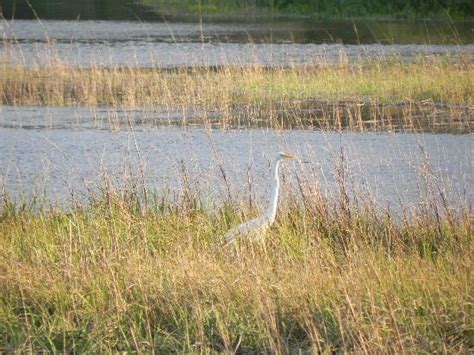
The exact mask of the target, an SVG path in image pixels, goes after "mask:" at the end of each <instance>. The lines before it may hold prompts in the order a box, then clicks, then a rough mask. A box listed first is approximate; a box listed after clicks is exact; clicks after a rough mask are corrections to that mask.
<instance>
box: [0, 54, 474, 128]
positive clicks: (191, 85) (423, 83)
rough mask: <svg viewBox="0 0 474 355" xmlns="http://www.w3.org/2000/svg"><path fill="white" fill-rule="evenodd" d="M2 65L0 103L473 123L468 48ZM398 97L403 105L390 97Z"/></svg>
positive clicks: (346, 121) (298, 121)
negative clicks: (166, 66) (241, 60)
mask: <svg viewBox="0 0 474 355" xmlns="http://www.w3.org/2000/svg"><path fill="white" fill-rule="evenodd" d="M0 73H1V75H0V102H1V103H2V104H9V105H52V106H66V105H87V106H91V107H94V106H99V105H109V106H114V107H117V106H124V107H128V108H147V107H148V108H154V107H158V108H160V109H164V110H167V111H169V112H180V111H183V117H185V116H186V115H185V111H186V108H188V107H193V108H195V109H197V110H201V111H202V112H204V113H203V115H202V117H199V120H200V121H199V122H200V123H208V122H209V120H211V117H210V116H208V114H207V113H217V115H218V118H217V123H220V124H222V125H223V126H225V125H228V124H231V125H232V123H233V122H234V123H235V121H238V122H239V123H240V124H243V125H247V124H252V120H255V121H259V122H264V123H265V125H267V126H272V127H274V126H278V125H281V124H282V123H281V120H284V121H285V122H286V123H285V124H288V125H291V126H306V125H318V126H324V127H326V128H328V129H332V128H340V127H341V125H342V126H349V127H350V128H355V129H360V128H361V127H360V125H359V123H361V122H362V121H365V120H370V121H372V122H373V120H374V116H375V117H376V122H375V124H378V123H384V122H383V121H384V120H385V121H386V122H385V123H387V122H392V121H393V120H395V119H397V120H399V121H400V122H401V123H400V124H401V125H405V126H408V125H414V126H415V127H416V126H417V122H418V120H423V119H425V120H426V119H427V118H430V119H433V120H434V121H430V122H428V124H429V125H431V126H433V127H434V126H436V124H437V121H436V119H437V116H436V115H427V114H426V112H428V113H429V112H432V111H433V110H444V111H445V113H446V116H449V120H450V122H448V123H456V124H459V125H461V126H463V127H464V128H466V129H467V130H468V131H469V130H470V129H471V128H470V124H471V123H470V119H469V112H470V109H469V107H470V106H472V104H473V96H472V88H473V87H474V79H473V78H474V66H473V64H472V58H471V57H470V56H465V57H462V58H457V60H451V59H450V58H446V57H441V58H438V59H436V58H431V59H420V60H418V61H416V62H413V63H409V62H404V61H402V60H398V59H396V58H395V59H380V60H374V61H372V62H365V63H361V64H345V63H344V61H343V62H342V64H340V65H318V66H302V67H292V68H275V69H267V68H263V67H261V66H258V65H255V66H252V67H245V68H234V67H225V68H218V69H217V70H213V69H212V68H194V69H175V70H160V69H140V68H112V69H108V68H102V67H96V68H88V69H80V68H71V67H69V66H66V65H62V64H61V63H60V62H59V63H58V64H57V65H54V66H51V67H42V68H39V69H29V68H25V67H22V66H15V65H9V64H5V65H3V66H2V67H1V68H0ZM400 103H404V105H402V106H398V107H389V106H387V105H399V104H400ZM466 110H467V111H466ZM417 111H419V112H418V113H417ZM269 112H270V113H271V114H269ZM423 112H424V113H423ZM439 112H440V111H439ZM282 115H283V116H282ZM262 119H263V121H262ZM377 120H380V122H378V121H377ZM420 122H422V121H420ZM423 122H424V121H423ZM388 126H390V125H388ZM389 128H390V127H389Z"/></svg>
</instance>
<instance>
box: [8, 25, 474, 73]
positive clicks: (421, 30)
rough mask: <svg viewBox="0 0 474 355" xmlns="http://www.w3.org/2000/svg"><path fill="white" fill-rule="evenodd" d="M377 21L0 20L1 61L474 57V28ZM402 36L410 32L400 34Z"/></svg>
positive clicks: (174, 63)
mask: <svg viewBox="0 0 474 355" xmlns="http://www.w3.org/2000/svg"><path fill="white" fill-rule="evenodd" d="M460 28H461V29H462V30H459V29H458V28H456V27H453V25H451V24H448V26H447V27H446V26H444V25H439V24H438V25H436V24H435V25H427V24H423V23H422V24H407V23H397V22H393V23H390V22H386V23H384V22H373V23H367V22H365V23H362V24H359V25H357V23H353V22H329V23H327V22H310V23H308V22H304V21H300V22H276V23H262V24H255V23H168V22H130V21H57V20H45V21H35V20H15V21H2V22H1V23H0V34H1V35H2V38H3V41H2V42H0V55H1V56H4V57H6V58H8V60H10V61H14V62H20V63H23V64H25V65H30V66H32V65H47V64H55V63H57V61H60V62H63V63H66V64H68V65H75V66H91V65H101V66H139V67H193V66H225V65H238V66H242V65H253V64H260V65H264V66H292V65H312V64H318V63H340V62H346V61H359V60H364V59H368V58H374V57H389V56H393V55H397V56H399V57H401V58H404V59H408V60H412V59H414V58H416V57H417V56H420V55H423V56H428V55H440V54H448V53H449V54H450V55H452V56H456V55H459V54H461V53H474V31H473V28H474V25H473V24H464V25H462V26H461V25H460ZM400 33H406V35H405V36H400Z"/></svg>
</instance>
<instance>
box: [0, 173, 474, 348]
mask: <svg viewBox="0 0 474 355" xmlns="http://www.w3.org/2000/svg"><path fill="white" fill-rule="evenodd" d="M345 176H346V175H344V174H341V178H340V179H339V180H338V181H339V184H340V186H339V189H338V191H339V192H338V195H336V196H331V197H329V196H326V195H325V194H324V193H322V192H321V191H319V190H318V189H317V188H316V187H315V186H309V185H308V182H300V186H299V187H298V188H299V189H300V190H301V191H303V192H304V193H303V200H297V199H289V200H287V201H286V203H285V204H283V205H282V208H281V209H280V213H279V215H278V218H277V221H276V223H275V225H274V227H272V229H271V230H270V232H269V233H268V235H267V238H266V243H265V247H262V246H259V245H253V244H243V245H241V246H240V247H238V248H235V249H234V248H224V247H223V246H222V235H223V234H224V233H225V231H226V230H227V229H228V228H230V227H231V226H233V225H235V224H236V223H239V222H240V221H242V220H245V219H247V218H250V217H251V216H253V215H255V214H256V213H258V206H257V208H255V207H253V208H249V206H245V205H244V206H242V207H239V208H237V209H236V208H235V207H232V205H233V204H232V203H231V202H230V201H229V202H227V203H225V204H224V205H221V206H220V207H216V208H214V209H204V208H203V207H202V206H203V204H202V203H201V201H199V197H197V196H199V195H194V194H192V193H189V194H183V195H182V198H181V200H175V201H173V202H171V201H168V200H166V199H164V198H162V197H160V196H153V194H151V193H150V194H149V195H148V199H149V200H148V201H149V206H148V208H146V209H145V208H144V202H143V194H142V192H141V188H139V187H137V186H139V185H136V184H133V185H131V187H130V188H129V189H123V188H122V189H120V190H118V189H116V188H115V187H114V184H111V183H104V184H103V187H102V188H101V192H100V193H99V194H98V195H96V196H95V197H92V198H91V201H89V203H87V204H83V205H82V206H76V207H72V208H70V209H64V208H47V207H43V208H41V209H36V210H33V209H32V208H22V209H19V208H18V206H17V205H16V204H15V203H13V202H12V201H11V200H10V199H9V198H8V195H7V194H6V193H5V194H4V202H3V204H2V215H1V217H0V240H1V243H0V270H1V273H0V275H1V277H0V283H1V284H0V286H1V291H0V334H1V339H2V340H1V344H0V348H2V350H5V351H11V350H13V349H15V350H20V351H33V352H36V351H41V350H49V351H65V352H71V351H73V352H111V351H133V352H153V351H154V352H215V351H219V352H221V351H222V352H234V351H238V352H249V351H252V352H289V351H299V350H302V351H313V352H329V351H341V352H342V351H344V352H345V351H347V352H354V351H355V352H359V351H363V352H381V351H383V352H386V351H393V352H420V351H421V352H425V351H427V352H468V351H469V349H471V348H472V346H473V344H472V324H471V322H472V319H471V317H472V313H471V312H472V309H471V304H472V291H473V290H472V284H473V282H472V281H473V280H472V274H471V268H472V261H471V254H472V211H470V210H469V208H466V209H461V210H459V211H456V213H453V212H452V211H449V210H448V209H445V208H443V205H442V204H440V205H434V204H426V206H427V209H425V210H420V211H418V212H414V213H408V212H406V213H402V214H401V216H400V217H398V218H396V217H394V215H393V214H391V213H390V212H389V211H380V210H379V209H377V208H376V207H375V206H370V205H368V204H366V203H363V202H355V201H354V200H352V199H350V198H349V197H348V195H347V191H346V190H347V188H345V187H344V186H345V185H347V181H344V179H345ZM104 181H106V180H104ZM435 200H438V199H435V198H433V201H435Z"/></svg>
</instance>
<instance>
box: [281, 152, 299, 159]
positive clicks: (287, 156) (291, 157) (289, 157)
mask: <svg viewBox="0 0 474 355" xmlns="http://www.w3.org/2000/svg"><path fill="white" fill-rule="evenodd" d="M282 158H284V159H289V160H293V159H296V157H294V156H293V155H291V154H286V153H283V154H282Z"/></svg>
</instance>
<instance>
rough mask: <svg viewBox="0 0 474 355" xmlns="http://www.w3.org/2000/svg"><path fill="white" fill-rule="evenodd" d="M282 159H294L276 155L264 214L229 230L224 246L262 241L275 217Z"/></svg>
mask: <svg viewBox="0 0 474 355" xmlns="http://www.w3.org/2000/svg"><path fill="white" fill-rule="evenodd" d="M283 159H294V158H293V156H291V155H289V154H286V153H282V152H279V153H278V154H277V156H276V158H275V161H274V162H273V166H272V173H271V189H270V201H269V204H268V207H267V209H266V210H265V212H264V213H263V214H262V215H261V216H259V217H257V218H255V219H252V220H250V221H248V222H245V223H242V224H240V225H238V226H237V227H235V228H233V229H231V230H229V231H228V232H227V233H226V234H225V235H224V238H225V242H226V244H230V243H233V242H234V241H236V240H238V239H241V238H244V237H246V238H250V239H255V240H259V241H263V238H264V236H265V232H266V231H267V230H268V228H270V226H271V225H272V223H273V222H274V221H275V217H276V212H277V204H278V194H279V191H280V178H279V176H278V171H279V168H280V162H281V161H282V160H283Z"/></svg>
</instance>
